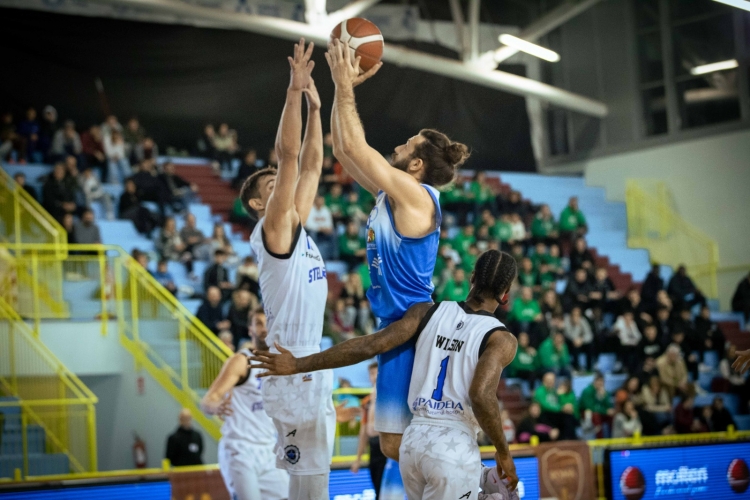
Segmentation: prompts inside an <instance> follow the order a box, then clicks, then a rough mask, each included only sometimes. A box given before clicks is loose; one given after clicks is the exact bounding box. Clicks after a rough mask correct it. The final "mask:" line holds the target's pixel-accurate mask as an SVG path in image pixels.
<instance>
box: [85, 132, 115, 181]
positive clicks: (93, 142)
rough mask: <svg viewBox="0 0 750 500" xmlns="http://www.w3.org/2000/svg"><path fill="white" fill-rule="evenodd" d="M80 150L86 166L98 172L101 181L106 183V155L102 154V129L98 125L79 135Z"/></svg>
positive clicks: (107, 171)
mask: <svg viewBox="0 0 750 500" xmlns="http://www.w3.org/2000/svg"><path fill="white" fill-rule="evenodd" d="M81 149H82V152H83V160H84V161H85V162H86V165H87V166H89V167H93V168H96V169H97V170H99V177H100V178H101V181H102V182H106V181H107V180H108V179H107V175H108V173H109V170H108V166H107V155H106V154H105V153H104V139H103V138H102V129H100V128H99V126H98V125H92V126H91V128H89V129H88V130H86V131H85V132H83V133H82V134H81Z"/></svg>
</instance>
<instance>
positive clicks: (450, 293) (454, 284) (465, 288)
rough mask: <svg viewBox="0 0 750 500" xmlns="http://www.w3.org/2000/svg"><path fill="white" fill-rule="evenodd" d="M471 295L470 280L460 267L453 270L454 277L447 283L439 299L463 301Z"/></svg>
mask: <svg viewBox="0 0 750 500" xmlns="http://www.w3.org/2000/svg"><path fill="white" fill-rule="evenodd" d="M468 295H469V282H468V280H467V279H466V274H465V273H464V270H463V269H461V268H460V267H459V268H457V269H455V270H454V271H453V279H452V280H450V281H449V282H448V283H446V284H445V287H443V290H442V292H441V293H440V297H439V299H438V300H441V301H443V300H450V301H454V302H461V301H463V300H466V297H467V296H468Z"/></svg>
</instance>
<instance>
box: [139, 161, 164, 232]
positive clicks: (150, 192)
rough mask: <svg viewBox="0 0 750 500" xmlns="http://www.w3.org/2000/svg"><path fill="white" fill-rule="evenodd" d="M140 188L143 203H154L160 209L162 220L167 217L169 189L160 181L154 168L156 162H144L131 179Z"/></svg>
mask: <svg viewBox="0 0 750 500" xmlns="http://www.w3.org/2000/svg"><path fill="white" fill-rule="evenodd" d="M131 179H132V180H133V182H135V185H136V187H137V188H138V198H140V199H141V201H153V202H154V203H156V205H157V206H158V207H159V215H160V216H161V218H162V219H164V217H165V216H166V205H167V203H168V202H169V193H168V191H167V187H166V186H165V185H164V183H163V182H162V181H161V180H160V179H159V176H158V174H157V173H156V169H155V167H154V160H144V161H143V163H141V165H140V169H139V171H138V173H137V174H135V175H133V176H132V177H131Z"/></svg>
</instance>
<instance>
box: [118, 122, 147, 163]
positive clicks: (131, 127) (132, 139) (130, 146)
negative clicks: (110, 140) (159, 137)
mask: <svg viewBox="0 0 750 500" xmlns="http://www.w3.org/2000/svg"><path fill="white" fill-rule="evenodd" d="M122 138H123V139H124V140H125V149H126V153H127V155H128V158H129V159H130V161H131V163H140V161H141V160H137V159H136V158H135V156H136V155H135V154H134V153H135V148H136V147H137V146H138V144H140V143H141V142H142V141H143V140H144V139H145V138H146V130H145V129H144V128H143V127H142V126H141V122H140V121H139V120H138V118H136V117H132V118H131V119H130V120H128V123H126V124H125V128H124V129H122Z"/></svg>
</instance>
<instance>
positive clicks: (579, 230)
mask: <svg viewBox="0 0 750 500" xmlns="http://www.w3.org/2000/svg"><path fill="white" fill-rule="evenodd" d="M587 231H588V226H587V225H586V217H584V216H583V212H581V211H580V210H579V209H578V197H577V196H572V197H571V198H570V200H569V201H568V206H567V207H565V208H564V209H563V211H562V213H561V214H560V237H562V238H564V239H568V240H574V239H575V238H578V237H581V236H583V235H585V234H586V232H587Z"/></svg>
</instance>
